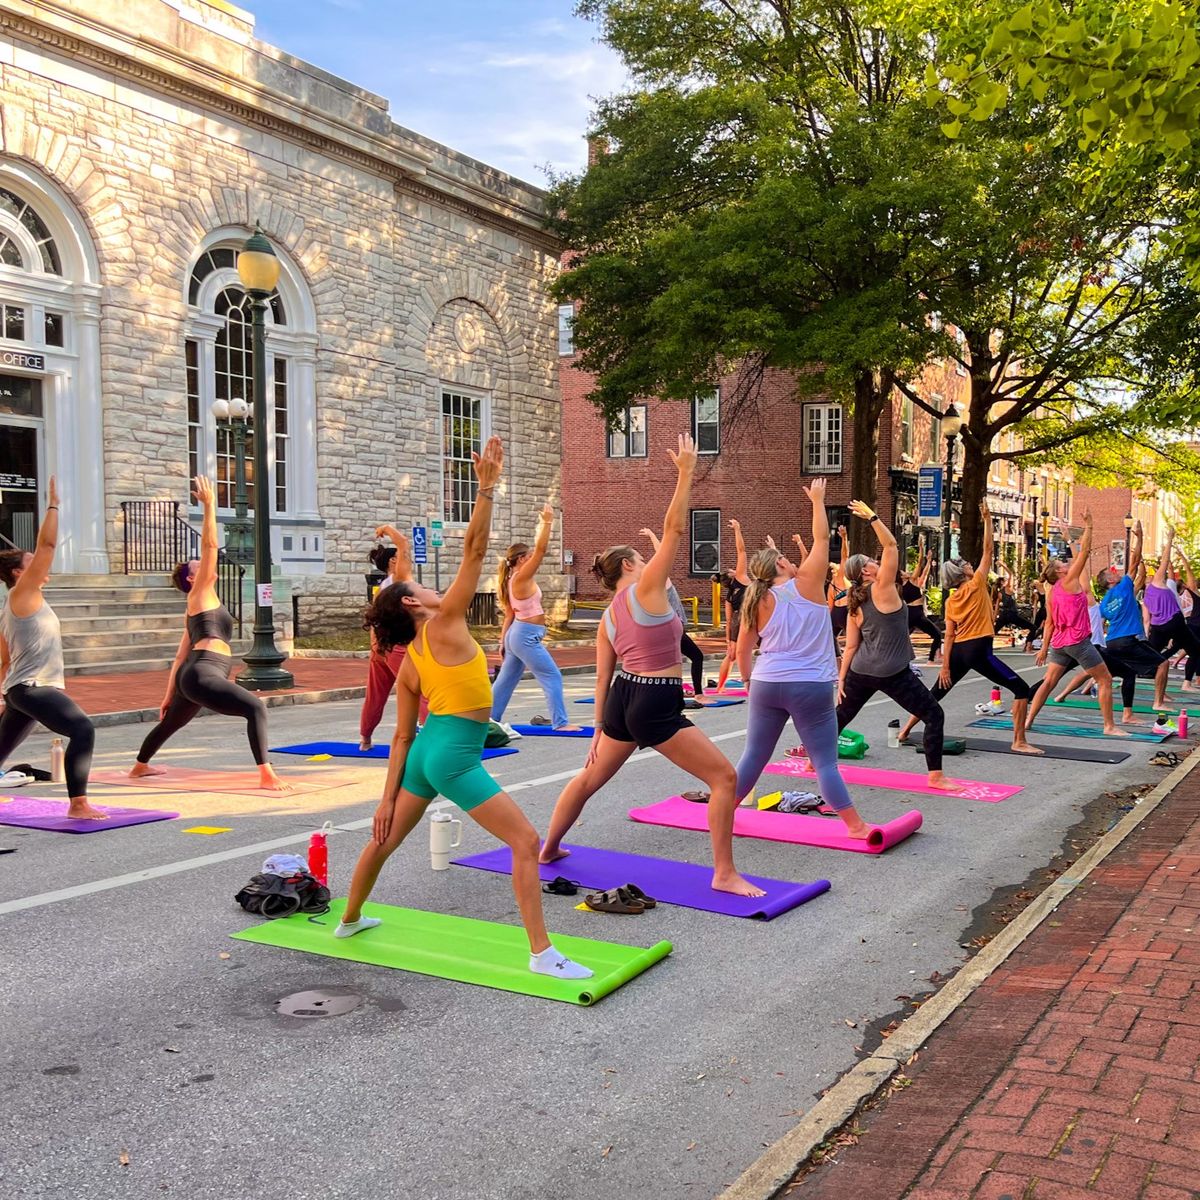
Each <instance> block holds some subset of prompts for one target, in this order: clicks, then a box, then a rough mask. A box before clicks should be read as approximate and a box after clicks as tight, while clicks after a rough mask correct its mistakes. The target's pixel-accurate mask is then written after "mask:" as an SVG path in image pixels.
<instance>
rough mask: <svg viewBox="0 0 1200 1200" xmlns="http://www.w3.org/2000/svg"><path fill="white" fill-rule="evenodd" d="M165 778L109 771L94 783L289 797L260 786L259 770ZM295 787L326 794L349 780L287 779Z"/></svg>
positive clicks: (173, 773)
mask: <svg viewBox="0 0 1200 1200" xmlns="http://www.w3.org/2000/svg"><path fill="white" fill-rule="evenodd" d="M165 771H166V773H165V774H163V775H143V776H142V777H141V778H140V779H130V778H129V772H128V771H126V770H121V769H117V770H113V769H111V768H105V769H104V770H100V771H93V772H92V775H91V780H92V782H93V783H109V784H115V785H117V786H119V787H140V788H146V789H148V790H149V791H153V792H233V793H235V794H237V795H240V796H249V795H254V796H286V795H288V794H289V793H287V792H273V791H271V790H270V789H269V788H262V787H259V786H258V772H257V771H197V770H193V769H192V768H191V767H167V768H165ZM284 778H286V779H287V782H288V784H289V785H290V786H291V789H292V791H291V794H293V795H294V794H295V793H297V792H323V791H326V790H327V789H328V788H332V787H337V786H338V784H339V783H344V782H345V780H333V779H329V780H324V779H321V780H315V779H313V778H312V777H311V776H310V777H309V778H307V779H304V778H300V777H297V776H285V777H284Z"/></svg>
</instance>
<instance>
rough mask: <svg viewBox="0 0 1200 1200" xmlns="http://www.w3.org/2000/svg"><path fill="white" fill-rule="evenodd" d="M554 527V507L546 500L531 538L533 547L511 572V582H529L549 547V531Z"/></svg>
mask: <svg viewBox="0 0 1200 1200" xmlns="http://www.w3.org/2000/svg"><path fill="white" fill-rule="evenodd" d="M553 528H554V509H553V508H552V507H551V505H550V501H549V500H547V501H546V503H545V504H544V505H543V506H542V511H541V513H540V514H539V515H538V524H537V533H536V534H535V535H534V538H533V549H532V550H530V552H529V556H528V557H527V558H526V559H525V561H524V562H523V563H522V564H521V565H520V566H519V567H518V568H517V569H516V570H515V571H514V572H513V573H512V582H513V583H530V582H532V580H533V577H534V576H535V575H536V574H537V572H538V567H540V566H541V565H542V559H544V558H545V557H546V551H547V550H548V549H549V548H550V531H551V530H552V529H553Z"/></svg>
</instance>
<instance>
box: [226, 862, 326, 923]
mask: <svg viewBox="0 0 1200 1200" xmlns="http://www.w3.org/2000/svg"><path fill="white" fill-rule="evenodd" d="M329 895H330V893H329V889H328V888H327V887H324V886H323V885H322V884H320V883H318V882H317V881H316V880H315V879H314V878H313V877H312V876H311V875H309V874H307V873H303V874H299V875H255V876H253V877H252V878H251V880H250V882H249V883H248V884H246V886H245V887H244V888H242V890H241V891H240V892H238V894H237V895H236V896H234V899H235V900H236V901H237V902H238V903H239V904H240V905H241V906H242V907H243V908H244V909H245V910H246V911H247V912H248V913H253V914H254V915H255V916H256V917H266V919H267V920H268V921H275V920H278V918H280V917H290V916H291V915H292V913H297V912H306V913H323V912H328V911H329Z"/></svg>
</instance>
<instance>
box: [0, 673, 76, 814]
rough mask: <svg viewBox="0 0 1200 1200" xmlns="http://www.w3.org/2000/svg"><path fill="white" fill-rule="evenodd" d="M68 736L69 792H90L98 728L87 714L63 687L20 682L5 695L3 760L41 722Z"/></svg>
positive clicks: (0, 729) (0, 737) (0, 719)
mask: <svg viewBox="0 0 1200 1200" xmlns="http://www.w3.org/2000/svg"><path fill="white" fill-rule="evenodd" d="M39 723H40V724H42V725H45V727H46V728H47V729H49V730H50V732H51V733H57V734H59V735H60V736H61V737H65V738H66V739H67V754H66V772H67V795H68V796H69V797H70V798H71V799H72V800H75V799H77V798H78V797H80V796H86V795H87V788H88V775H89V774H90V773H91V770H92V749H93V748H94V746H95V744H96V730H95V728H94V727H93V725H92V722H91V719H90V718H89V717H88V715H87V713H85V712H84V711H83V709H82V708H80V707H79V705H78V704H76V703H75V701H74V700H72V699H71V697H70V696H68V695H67V693H66V692H64V691H63V690H62V688H56V687H36V686H35V685H33V684H30V683H18V684H17V685H16V686H15V687H11V688H9V689H8V691H7V692H5V694H4V714H3V715H2V716H0V763H6V762H8V758H9V755H10V754H12V752H13V751H14V750H15V749H16V748H17V747H18V746H19V745H20V744H21V743H22V742H23V741H24V740H25V739H26V738H27V737H28V736H29V735H30V734H31V733H32V732H33V727H34V726H35V725H37V724H39Z"/></svg>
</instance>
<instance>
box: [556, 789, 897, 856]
mask: <svg viewBox="0 0 1200 1200" xmlns="http://www.w3.org/2000/svg"><path fill="white" fill-rule="evenodd" d="M629 816H630V817H631V818H632V819H633V820H634V821H641V822H642V823H643V824H646V825H667V826H669V827H670V828H672V829H694V830H697V831H699V832H702V833H707V832H708V805H707V804H697V803H696V802H695V801H692V800H685V799H684V798H683V797H682V796H672V797H671V798H670V799H669V800H662V801H660V802H659V803H658V804H650V805H647V806H646V807H645V808H631V809H630V810H629ZM920 828H921V814H920V813H919V812H918V811H917V810H916V809H915V808H914V809H913V810H912V811H911V812H906V813H905V814H904V815H903V816H900V817H897V818H896V819H895V820H894V821H888V822H887V824H886V825H873V826H872V827H871V836H870V837H869V838H868V839H866V840H865V841H864V840H861V839H859V838H851V837H847V836H846V834H845V833H844V832H842V831H843V830H844V829H845V826H844V825H843V824H842V822H841V821H840V820H838V819H837V818H836V817H802V816H798V815H796V814H794V813H780V812H759V811H758V810H757V809H753V808H739V809H737V810H736V811H735V812H734V814H733V832H734V833H735V834H736V835H737V836H738V837H753V838H764V839H766V840H767V841H769V842H792V843H794V844H796V845H799V846H821V847H823V848H825V849H827V850H851V851H854V852H855V853H857V854H882V853H883V852H884V851H885V850H887V849H889V848H890V847H892V846H894V845H896V844H897V843H898V842H902V841H904V839H905V838H906V837H908V836H909V834H912V833H916V831H917V830H918V829H920ZM568 874H569V872H568Z"/></svg>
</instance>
